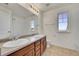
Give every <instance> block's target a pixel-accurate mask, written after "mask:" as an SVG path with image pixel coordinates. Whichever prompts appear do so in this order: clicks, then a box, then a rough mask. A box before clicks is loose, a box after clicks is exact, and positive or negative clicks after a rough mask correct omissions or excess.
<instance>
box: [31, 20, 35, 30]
mask: <svg viewBox="0 0 79 59" xmlns="http://www.w3.org/2000/svg"><path fill="white" fill-rule="evenodd" d="M34 28H35V22H34V20H32V21H31V30H32V31H34Z"/></svg>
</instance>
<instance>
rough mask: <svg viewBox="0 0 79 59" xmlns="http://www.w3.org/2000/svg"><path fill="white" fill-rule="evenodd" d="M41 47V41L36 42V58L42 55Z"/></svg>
mask: <svg viewBox="0 0 79 59" xmlns="http://www.w3.org/2000/svg"><path fill="white" fill-rule="evenodd" d="M40 45H41V44H40V40H38V41H36V42H35V55H36V56H40V55H41V51H40V49H41V46H40Z"/></svg>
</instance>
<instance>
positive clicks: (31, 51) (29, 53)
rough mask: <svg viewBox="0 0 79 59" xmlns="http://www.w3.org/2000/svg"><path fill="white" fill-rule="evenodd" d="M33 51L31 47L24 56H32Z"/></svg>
mask: <svg viewBox="0 0 79 59" xmlns="http://www.w3.org/2000/svg"><path fill="white" fill-rule="evenodd" d="M34 55H35V53H34V49H31V50H29V51H28V53H26V54H25V55H24V56H34Z"/></svg>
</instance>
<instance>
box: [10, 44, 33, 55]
mask: <svg viewBox="0 0 79 59" xmlns="http://www.w3.org/2000/svg"><path fill="white" fill-rule="evenodd" d="M30 49H34V44H31V45H28V46H26V47H24V48H22V49H20V50H18V51H16V52H14V53H12V54H10V56H23V55H25V54H26V53H28V52H29V50H30Z"/></svg>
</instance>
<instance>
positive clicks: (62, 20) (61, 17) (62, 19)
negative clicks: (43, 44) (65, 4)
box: [58, 12, 69, 32]
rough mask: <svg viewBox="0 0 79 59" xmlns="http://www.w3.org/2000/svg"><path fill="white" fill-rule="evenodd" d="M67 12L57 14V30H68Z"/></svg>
mask: <svg viewBox="0 0 79 59" xmlns="http://www.w3.org/2000/svg"><path fill="white" fill-rule="evenodd" d="M68 16H69V15H68V12H61V13H59V14H58V31H59V32H67V30H68V20H69V19H68Z"/></svg>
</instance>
